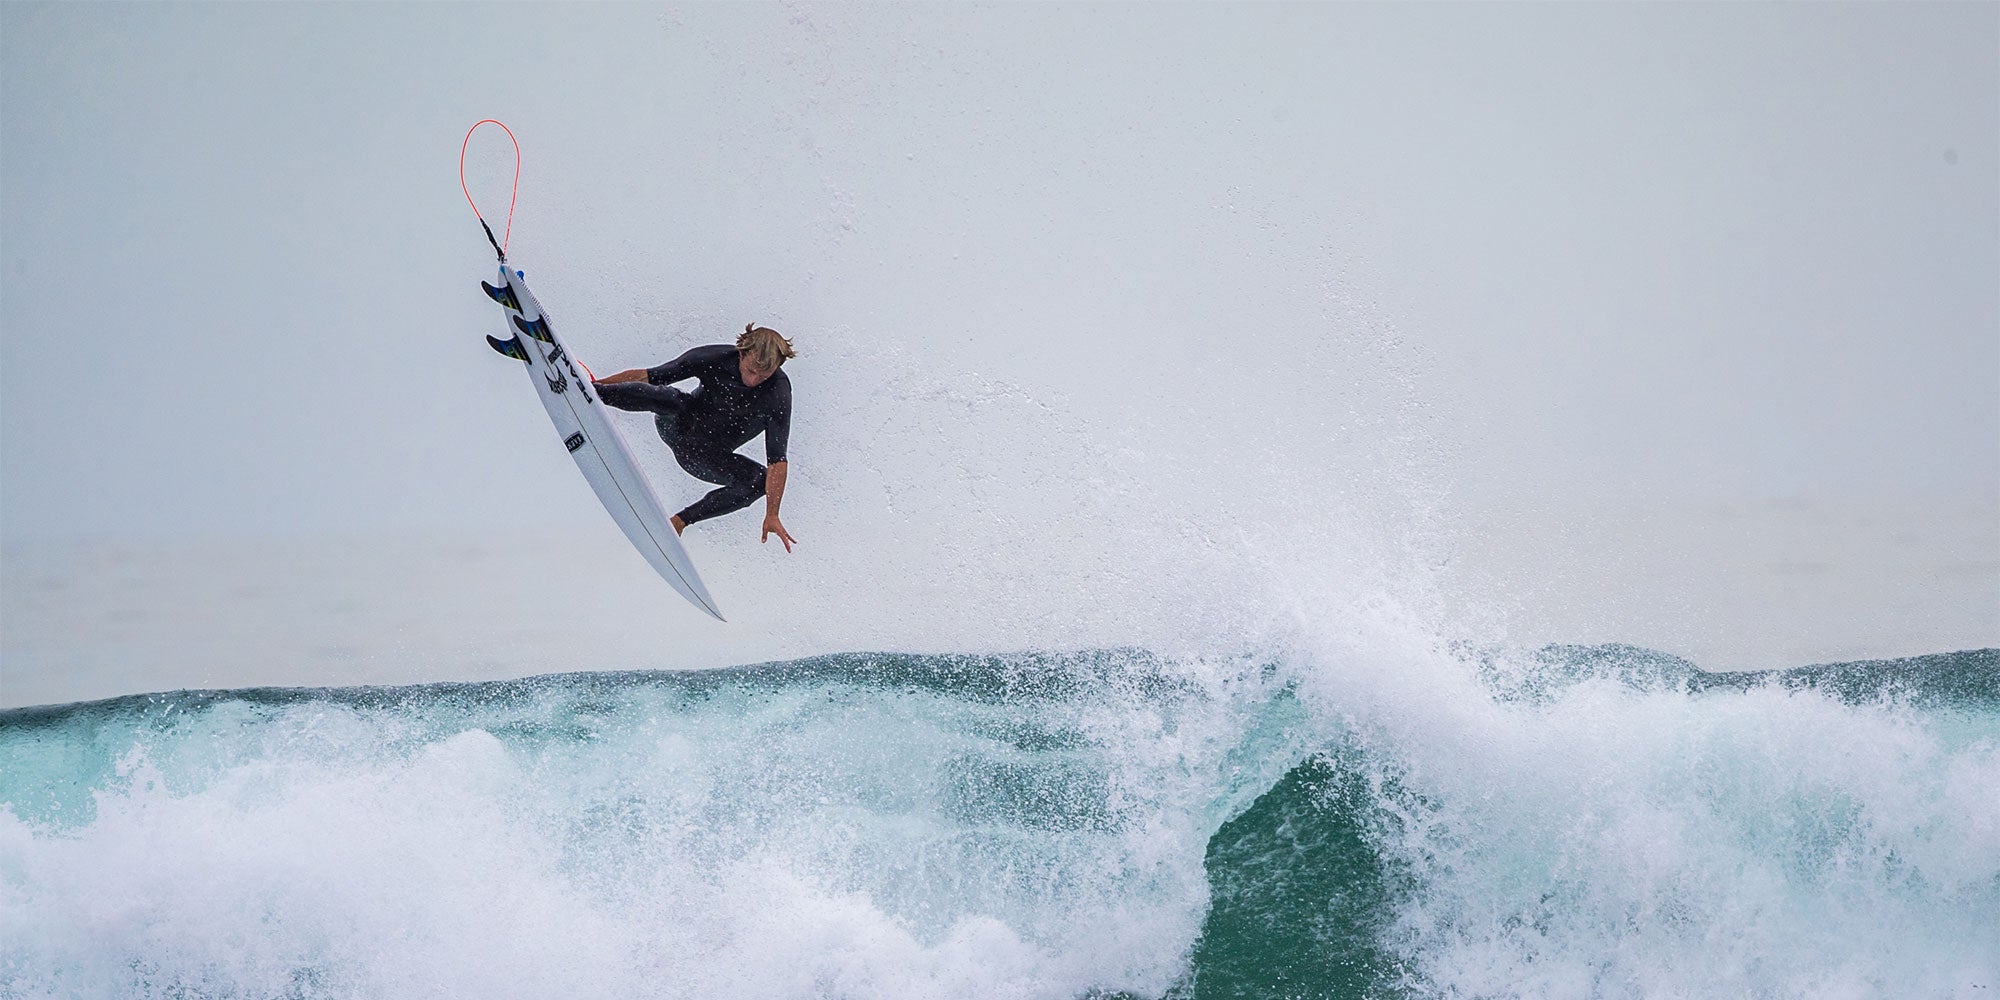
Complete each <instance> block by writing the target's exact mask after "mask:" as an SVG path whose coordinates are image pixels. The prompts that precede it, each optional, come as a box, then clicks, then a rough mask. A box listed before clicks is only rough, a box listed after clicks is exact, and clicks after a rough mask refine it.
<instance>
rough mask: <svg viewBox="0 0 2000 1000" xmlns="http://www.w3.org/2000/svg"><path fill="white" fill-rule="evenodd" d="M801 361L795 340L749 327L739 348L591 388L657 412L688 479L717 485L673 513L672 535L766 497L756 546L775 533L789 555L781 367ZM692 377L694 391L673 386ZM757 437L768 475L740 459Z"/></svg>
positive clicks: (715, 348)
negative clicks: (783, 510)
mask: <svg viewBox="0 0 2000 1000" xmlns="http://www.w3.org/2000/svg"><path fill="white" fill-rule="evenodd" d="M797 356H798V355H797V353H796V352H795V351H793V350H792V342H791V341H789V340H786V339H785V338H784V337H782V336H780V335H779V334H778V331H776V330H773V329H771V328H769V327H763V326H757V325H755V324H751V325H748V326H745V327H744V328H743V335H742V336H741V337H738V338H736V346H734V347H731V346H730V345H728V344H711V345H708V346H706V347H697V348H694V349H693V350H690V351H688V352H687V353H686V354H683V355H681V356H680V357H678V358H675V359H673V360H672V361H669V362H667V363H666V364H663V365H660V366H658V367H656V368H633V369H631V370H629V371H622V372H619V373H618V374H616V375H610V376H606V377H604V378H601V379H597V380H595V381H594V382H593V383H592V384H593V385H595V386H596V387H597V395H598V397H599V398H600V399H603V400H604V402H605V404H606V405H608V406H615V407H617V408H619V409H621V410H635V411H639V412H645V413H652V414H653V415H654V416H653V425H654V426H655V427H656V428H658V429H659V432H660V440H662V441H665V442H666V443H667V447H668V448H669V449H671V450H672V451H673V453H674V461H676V462H679V463H680V465H681V468H683V469H685V470H687V474H688V475H690V476H693V477H695V478H696V479H699V480H701V481H703V482H708V483H715V484H717V488H716V489H714V490H711V491H710V492H709V494H708V495H707V496H704V497H702V498H701V499H699V500H696V501H695V502H694V503H691V504H689V505H687V507H686V508H684V509H683V510H682V511H681V512H680V513H678V514H675V515H674V517H673V526H674V533H675V534H680V533H681V532H682V531H683V530H685V529H686V528H687V526H688V525H690V524H693V523H695V522H697V521H706V520H708V519H709V518H711V517H720V516H721V515H723V514H728V513H730V512H732V511H738V510H742V509H743V508H745V507H748V506H750V504H751V503H752V502H754V501H755V500H756V499H757V498H758V497H763V498H764V530H763V533H762V534H761V535H760V536H759V541H770V539H771V536H772V535H776V536H778V540H779V541H781V542H783V543H785V551H786V552H790V551H792V536H791V534H790V533H789V532H787V531H785V525H784V522H782V521H780V520H778V502H779V501H780V500H782V499H784V496H785V472H786V462H785V442H786V439H787V438H789V437H790V436H791V431H792V381H791V379H789V378H786V377H785V373H784V372H782V371H779V370H778V369H779V368H781V367H783V366H784V363H785V360H786V359H787V358H793V357H797ZM687 379H696V380H698V383H699V384H697V385H696V386H695V388H694V390H693V391H692V392H683V391H682V390H680V389H676V388H673V383H675V382H681V381H685V380H687ZM759 434H762V435H764V458H765V460H766V461H768V462H769V463H770V468H768V469H767V468H765V467H764V466H762V465H758V464H757V461H756V460H755V459H753V458H751V457H750V456H748V455H739V454H737V453H736V449H738V448H740V447H742V446H743V445H745V444H747V443H748V442H749V441H750V439H751V438H754V437H756V436H757V435H759Z"/></svg>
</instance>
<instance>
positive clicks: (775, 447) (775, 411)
mask: <svg viewBox="0 0 2000 1000" xmlns="http://www.w3.org/2000/svg"><path fill="white" fill-rule="evenodd" d="M791 437H792V380H791V379H786V380H785V382H784V384H783V385H780V386H777V391H776V392H773V393H771V415H770V416H769V417H768V418H766V423H765V424H764V460H765V462H766V464H772V465H775V464H777V463H779V462H782V461H785V445H787V444H789V443H790V441H791Z"/></svg>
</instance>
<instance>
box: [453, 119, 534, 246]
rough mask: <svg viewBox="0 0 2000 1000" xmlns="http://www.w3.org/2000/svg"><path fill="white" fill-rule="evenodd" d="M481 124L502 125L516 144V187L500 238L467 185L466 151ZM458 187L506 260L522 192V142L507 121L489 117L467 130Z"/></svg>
mask: <svg viewBox="0 0 2000 1000" xmlns="http://www.w3.org/2000/svg"><path fill="white" fill-rule="evenodd" d="M481 125H498V126H500V131H502V132H505V133H507V141H508V142H511V143H513V144H514V189H513V190H512V191H511V192H509V193H508V195H507V228H506V230H505V231H504V233H503V235H502V236H501V237H500V238H499V239H498V240H495V239H494V238H493V227H492V226H488V225H487V224H486V216H485V215H482V214H481V213H480V211H479V203H478V202H475V201H473V200H472V189H471V188H469V187H467V186H466V185H465V151H466V149H468V148H469V147H471V145H472V133H474V132H477V131H479V126H481ZM458 189H459V190H461V191H464V192H465V203H466V204H468V205H471V206H472V214H473V215H475V216H478V217H479V225H480V227H481V228H483V229H485V230H486V242H488V243H491V244H493V252H494V253H497V254H499V255H500V259H501V260H506V259H507V241H508V240H510V239H512V238H513V236H514V199H515V198H516V197H518V196H519V195H520V193H521V142H520V140H518V139H516V138H514V130H513V129H511V128H508V127H507V123H506V122H502V121H498V120H496V119H492V118H487V119H483V120H481V121H477V122H474V123H473V125H472V127H471V128H469V129H466V130H465V141H464V142H463V143H460V144H459V147H458Z"/></svg>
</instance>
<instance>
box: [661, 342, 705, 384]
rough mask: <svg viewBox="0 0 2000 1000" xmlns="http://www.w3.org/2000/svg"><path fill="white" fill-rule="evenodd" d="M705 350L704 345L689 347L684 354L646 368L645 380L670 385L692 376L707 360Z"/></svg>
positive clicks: (699, 372)
mask: <svg viewBox="0 0 2000 1000" xmlns="http://www.w3.org/2000/svg"><path fill="white" fill-rule="evenodd" d="M707 350H708V349H707V348H705V347H694V348H690V349H689V350H688V352H687V353H686V354H683V355H681V356H680V357H678V358H675V359H673V360H672V361H669V362H667V363H666V364H664V365H660V366H659V367H657V368H648V369H646V381H648V382H650V383H652V384H654V385H671V384H673V383H675V382H679V381H681V380H682V379H690V378H694V377H695V376H696V375H699V374H701V366H702V364H703V362H705V361H707V360H708V358H707V357H706V356H705V352H706V351H707Z"/></svg>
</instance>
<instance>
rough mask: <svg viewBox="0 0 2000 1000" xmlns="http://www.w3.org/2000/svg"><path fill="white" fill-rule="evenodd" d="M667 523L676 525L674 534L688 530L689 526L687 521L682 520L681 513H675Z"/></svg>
mask: <svg viewBox="0 0 2000 1000" xmlns="http://www.w3.org/2000/svg"><path fill="white" fill-rule="evenodd" d="M667 523H668V524H671V525H673V526H674V534H676V535H678V534H680V533H681V532H683V531H686V530H687V526H688V523H687V522H686V521H683V520H681V516H680V515H679V514H675V515H674V516H673V517H671V518H669V519H668V521H667Z"/></svg>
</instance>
